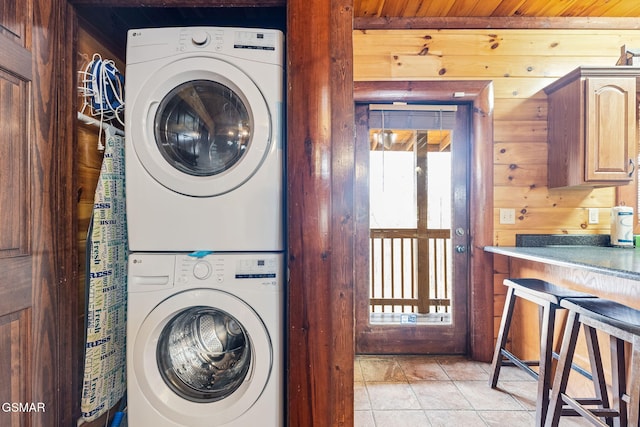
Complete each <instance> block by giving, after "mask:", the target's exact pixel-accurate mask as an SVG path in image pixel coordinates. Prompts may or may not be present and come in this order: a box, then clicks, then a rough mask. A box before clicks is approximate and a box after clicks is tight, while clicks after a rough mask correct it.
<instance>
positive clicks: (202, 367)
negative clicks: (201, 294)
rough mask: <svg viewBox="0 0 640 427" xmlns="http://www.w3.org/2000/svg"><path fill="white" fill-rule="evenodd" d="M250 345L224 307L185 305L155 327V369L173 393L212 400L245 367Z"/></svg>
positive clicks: (225, 392) (227, 390) (233, 386)
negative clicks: (157, 336) (157, 330)
mask: <svg viewBox="0 0 640 427" xmlns="http://www.w3.org/2000/svg"><path fill="white" fill-rule="evenodd" d="M252 351H253V349H252V348H251V342H250V339H249V335H248V334H247V332H246V330H245V329H244V327H243V326H242V324H241V323H240V322H239V321H238V319H236V318H235V317H233V316H232V315H230V314H229V313H227V312H225V311H223V310H220V309H217V308H213V307H204V306H196V307H190V308H188V309H186V310H184V311H182V312H180V313H179V314H177V315H176V316H174V317H173V319H171V320H170V321H169V322H168V323H167V324H166V325H165V327H164V328H163V330H162V332H161V333H160V339H159V340H158V347H157V353H156V356H157V362H158V369H159V370H160V375H162V378H163V379H164V381H165V383H166V384H167V385H168V386H169V388H170V389H172V390H173V391H174V392H175V393H176V394H178V395H180V396H182V397H184V398H185V399H189V400H192V401H194V402H216V401H218V400H221V399H224V398H226V397H228V396H230V395H231V394H232V393H234V392H235V391H236V390H237V389H238V388H239V387H240V385H242V383H243V382H244V381H245V379H246V377H247V374H248V373H249V367H250V365H251V360H252V359H253V358H254V357H255V356H254V355H252V354H251V353H252Z"/></svg>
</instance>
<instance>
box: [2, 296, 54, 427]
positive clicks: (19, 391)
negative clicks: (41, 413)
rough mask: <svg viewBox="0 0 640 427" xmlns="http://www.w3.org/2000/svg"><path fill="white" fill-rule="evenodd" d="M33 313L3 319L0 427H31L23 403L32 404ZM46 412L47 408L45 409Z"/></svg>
mask: <svg viewBox="0 0 640 427" xmlns="http://www.w3.org/2000/svg"><path fill="white" fill-rule="evenodd" d="M30 330H31V310H30V309H25V310H20V311H18V312H14V313H11V314H9V315H6V316H0V378H2V384H3V385H2V387H0V404H1V405H2V407H1V408H0V414H1V415H0V426H1V427H4V426H12V427H13V426H26V425H29V422H28V414H29V411H24V410H21V409H23V408H21V407H20V406H16V405H20V403H23V404H24V403H25V402H31V389H30V386H29V384H30V382H29V361H30V356H29V355H30V354H31V348H30V347H31V341H30V338H29V337H30V335H31V334H30ZM42 409H43V410H46V407H43V408H42Z"/></svg>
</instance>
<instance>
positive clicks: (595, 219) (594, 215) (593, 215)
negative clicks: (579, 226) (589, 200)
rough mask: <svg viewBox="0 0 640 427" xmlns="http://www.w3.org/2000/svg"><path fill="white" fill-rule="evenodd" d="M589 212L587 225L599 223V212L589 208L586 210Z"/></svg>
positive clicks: (596, 209)
mask: <svg viewBox="0 0 640 427" xmlns="http://www.w3.org/2000/svg"><path fill="white" fill-rule="evenodd" d="M587 210H588V211H589V224H597V223H599V222H600V218H599V215H600V211H599V210H598V208H589V209H587Z"/></svg>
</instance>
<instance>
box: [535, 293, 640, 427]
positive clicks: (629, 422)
mask: <svg viewBox="0 0 640 427" xmlns="http://www.w3.org/2000/svg"><path fill="white" fill-rule="evenodd" d="M560 305H561V306H562V307H564V308H566V309H568V310H569V316H568V319H567V326H566V328H565V332H564V337H563V340H562V348H561V350H560V360H559V362H558V367H557V370H556V375H555V378H554V381H553V388H552V391H551V398H550V401H549V408H548V413H547V419H546V423H545V426H551V427H555V426H557V425H558V422H559V420H560V416H561V415H564V411H563V409H562V406H563V405H564V404H567V405H568V406H569V407H571V408H572V409H574V410H575V412H577V413H578V414H580V415H581V416H582V417H584V418H586V419H587V420H589V421H590V422H591V423H592V424H594V425H599V426H605V425H611V423H610V420H611V419H613V425H615V426H634V427H638V426H639V411H640V311H638V310H635V309H633V308H630V307H627V306H625V305H622V304H619V303H617V302H613V301H609V300H606V299H601V298H579V299H573V298H569V299H565V300H562V301H560ZM580 325H584V330H585V333H586V335H587V337H589V336H595V333H596V330H600V331H603V332H604V333H606V334H608V335H609V336H610V348H611V373H612V395H613V408H611V409H607V408H597V409H591V408H588V407H587V405H585V404H583V403H582V402H580V401H579V400H578V399H575V398H573V397H570V396H568V395H567V394H566V389H567V382H568V378H569V371H570V368H569V366H570V365H571V363H572V361H573V355H574V352H575V345H576V340H577V336H578V331H579V329H580ZM625 341H626V342H628V343H631V361H630V364H629V366H630V369H629V375H628V376H627V369H626V364H625V355H624V353H625V350H624V342H625ZM590 350H593V351H594V353H595V355H596V357H597V358H599V357H600V347H599V346H598V345H597V340H596V341H595V342H594V345H593V348H592V349H590ZM627 379H629V380H630V381H629V384H628V387H627ZM598 417H605V418H607V421H608V423H607V424H605V423H603V422H602V421H601V420H600V419H599V418H598Z"/></svg>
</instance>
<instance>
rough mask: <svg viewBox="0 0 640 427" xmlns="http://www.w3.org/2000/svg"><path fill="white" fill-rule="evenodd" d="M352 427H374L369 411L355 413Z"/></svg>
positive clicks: (371, 414)
mask: <svg viewBox="0 0 640 427" xmlns="http://www.w3.org/2000/svg"><path fill="white" fill-rule="evenodd" d="M353 427H376V423H375V421H374V420H373V413H372V412H371V411H355V413H354V416H353Z"/></svg>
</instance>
